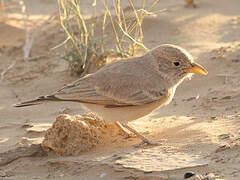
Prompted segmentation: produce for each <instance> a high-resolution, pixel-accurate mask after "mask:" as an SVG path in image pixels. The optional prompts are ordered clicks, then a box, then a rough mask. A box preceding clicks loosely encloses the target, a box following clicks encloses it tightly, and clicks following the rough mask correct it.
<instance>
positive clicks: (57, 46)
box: [50, 36, 71, 51]
mask: <svg viewBox="0 0 240 180" xmlns="http://www.w3.org/2000/svg"><path fill="white" fill-rule="evenodd" d="M69 39H71V38H70V37H69V36H68V37H67V39H65V40H64V41H63V42H61V43H60V44H58V45H56V46H54V47H52V48H51V49H50V51H53V50H55V49H57V48H59V47H61V46H63V45H64V44H66V43H67V42H68V40H69Z"/></svg>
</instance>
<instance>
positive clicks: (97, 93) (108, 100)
mask: <svg viewBox="0 0 240 180" xmlns="http://www.w3.org/2000/svg"><path fill="white" fill-rule="evenodd" d="M153 79H155V80H153ZM161 82H163V81H161V80H159V79H156V78H151V79H146V78H142V77H139V76H134V75H132V74H119V73H118V72H116V73H115V72H108V73H99V74H95V73H94V74H90V75H88V76H85V77H83V78H81V79H79V80H78V81H76V82H74V83H72V84H69V85H67V86H65V87H63V88H62V89H60V90H59V91H57V92H56V93H54V94H53V95H55V96H56V97H59V98H61V99H72V100H73V101H79V102H86V103H93V104H102V105H106V106H108V107H111V106H131V105H143V104H147V103H151V102H153V101H156V100H159V99H161V98H166V97H167V95H168V92H167V90H166V89H165V88H164V84H159V83H161Z"/></svg>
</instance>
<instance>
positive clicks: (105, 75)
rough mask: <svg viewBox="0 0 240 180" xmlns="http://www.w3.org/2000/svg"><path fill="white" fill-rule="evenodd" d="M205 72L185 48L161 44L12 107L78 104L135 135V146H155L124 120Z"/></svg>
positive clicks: (146, 111) (147, 109)
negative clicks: (64, 102)
mask: <svg viewBox="0 0 240 180" xmlns="http://www.w3.org/2000/svg"><path fill="white" fill-rule="evenodd" d="M207 73H208V72H207V70H206V69H205V68H204V67H202V66H201V65H199V64H197V63H196V62H194V60H193V57H192V56H191V55H190V54H189V53H188V52H187V51H186V50H185V49H183V48H181V47H180V46H177V45H173V44H161V45H159V46H157V47H155V48H153V49H151V50H149V51H148V52H146V53H145V54H143V55H142V56H139V57H131V58H126V59H123V60H119V61H116V62H113V63H110V64H107V65H106V66H104V67H102V68H100V69H99V70H98V71H96V72H94V73H92V74H88V75H86V76H84V77H81V78H80V79H78V80H76V81H74V82H72V83H70V84H67V85H65V86H63V87H62V88H60V89H59V90H57V91H55V92H53V93H51V94H49V95H45V96H39V97H37V98H36V99H33V100H30V101H25V102H22V103H19V104H15V105H14V106H15V107H25V106H31V105H38V104H42V103H45V102H61V101H70V102H77V103H81V104H82V105H83V106H84V107H86V108H87V109H89V110H90V111H92V112H93V113H94V114H96V115H97V116H100V117H102V118H103V119H104V120H105V121H107V122H115V123H116V125H117V126H118V127H120V128H122V129H124V128H125V129H128V130H129V131H130V132H132V133H133V134H135V135H136V136H137V137H139V138H140V139H141V140H142V141H141V143H139V145H142V144H147V145H157V144H158V143H156V142H153V141H151V140H149V139H147V138H146V137H145V136H143V135H141V134H140V133H139V132H137V131H136V130H135V129H134V128H132V127H130V126H129V125H128V122H130V121H133V120H136V119H139V118H141V117H144V116H146V115H148V114H150V113H151V112H152V111H153V110H155V109H157V108H160V107H162V106H164V105H167V104H169V103H170V102H171V101H172V99H173V97H174V94H175V91H176V88H177V87H178V86H179V85H180V84H181V83H182V82H183V81H184V80H185V79H191V77H192V75H193V74H201V75H207Z"/></svg>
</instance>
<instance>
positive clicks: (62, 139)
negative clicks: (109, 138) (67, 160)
mask: <svg viewBox="0 0 240 180" xmlns="http://www.w3.org/2000/svg"><path fill="white" fill-rule="evenodd" d="M107 127H108V126H107V124H106V123H105V122H104V121H103V120H101V119H99V118H98V117H96V116H94V115H92V114H88V115H75V116H70V115H67V114H61V115H59V116H58V117H57V118H56V121H55V122H54V123H53V125H52V127H51V128H49V129H48V130H47V132H46V134H45V137H44V140H43V142H42V147H43V149H44V150H45V151H47V152H52V151H53V152H55V153H57V154H59V155H63V156H67V155H78V154H80V153H81V152H84V151H89V150H90V149H92V148H93V147H95V146H96V145H97V144H100V143H103V140H104V135H105V134H106V132H107V131H106V130H107Z"/></svg>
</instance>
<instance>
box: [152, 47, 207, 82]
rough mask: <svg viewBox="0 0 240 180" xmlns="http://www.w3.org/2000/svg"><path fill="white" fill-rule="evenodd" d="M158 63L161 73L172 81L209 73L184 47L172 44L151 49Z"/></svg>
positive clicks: (180, 80)
mask: <svg viewBox="0 0 240 180" xmlns="http://www.w3.org/2000/svg"><path fill="white" fill-rule="evenodd" d="M150 54H151V55H152V56H153V57H154V59H155V61H156V63H157V68H158V69H157V70H158V72H159V74H160V75H161V76H162V77H163V78H165V79H167V80H168V81H170V82H172V84H173V85H174V84H179V83H180V82H182V81H183V80H184V79H185V78H187V77H188V78H190V77H191V76H192V75H193V74H201V75H207V73H208V72H207V70H205V69H204V68H203V67H202V66H201V65H199V64H197V63H195V62H194V61H193V57H192V56H191V55H190V54H189V53H188V52H187V51H186V50H184V49H183V48H181V47H179V46H175V45H170V44H163V45H160V46H158V47H156V48H154V49H152V50H151V51H150Z"/></svg>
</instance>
